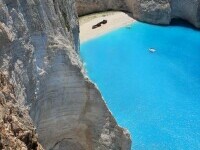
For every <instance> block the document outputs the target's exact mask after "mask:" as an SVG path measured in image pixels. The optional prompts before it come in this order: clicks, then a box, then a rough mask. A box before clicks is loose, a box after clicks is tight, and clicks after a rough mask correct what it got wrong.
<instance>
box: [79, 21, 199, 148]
mask: <svg viewBox="0 0 200 150" xmlns="http://www.w3.org/2000/svg"><path fill="white" fill-rule="evenodd" d="M149 48H155V49H156V52H155V53H151V52H149ZM80 53H81V57H82V59H83V61H84V62H85V64H86V65H85V67H86V69H87V71H88V75H89V77H90V78H91V80H92V81H94V82H95V83H96V84H97V85H98V87H99V89H100V91H101V92H102V95H103V97H104V99H105V101H106V103H107V104H108V107H109V109H110V110H111V111H112V113H113V115H114V116H115V118H116V119H117V122H118V123H119V124H120V125H121V126H123V127H125V128H128V130H129V131H130V132H131V136H132V141H133V146H132V149H134V150H199V149H200V32H199V31H196V30H194V29H192V28H188V27H187V26H178V25H174V26H170V27H169V26H168V27H166V26H155V25H148V24H144V23H139V22H137V23H134V24H133V25H131V27H130V28H127V27H124V28H121V29H118V30H116V31H113V32H111V33H109V34H106V35H104V36H101V37H99V38H96V39H94V40H91V41H89V42H86V43H84V44H82V45H81V51H80Z"/></svg>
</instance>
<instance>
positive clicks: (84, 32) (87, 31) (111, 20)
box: [79, 11, 135, 43]
mask: <svg viewBox="0 0 200 150" xmlns="http://www.w3.org/2000/svg"><path fill="white" fill-rule="evenodd" d="M102 20H107V21H108V22H107V24H103V25H101V27H98V28H96V29H92V26H93V25H95V24H97V23H99V22H101V21H102ZM134 21H135V20H134V19H133V18H131V17H130V16H129V15H128V14H126V13H124V12H113V11H111V12H104V13H97V14H92V15H87V16H83V17H80V19H79V23H80V42H81V43H83V42H86V41H88V40H90V39H92V38H95V37H98V36H100V35H103V34H105V33H107V32H109V31H112V30H114V29H117V28H120V27H123V26H127V25H130V24H131V23H133V22H134Z"/></svg>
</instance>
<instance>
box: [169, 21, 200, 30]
mask: <svg viewBox="0 0 200 150" xmlns="http://www.w3.org/2000/svg"><path fill="white" fill-rule="evenodd" d="M170 25H171V26H180V27H184V28H190V29H192V30H196V31H200V29H198V28H196V27H195V26H194V25H193V24H191V23H189V22H188V21H185V20H183V19H172V20H171V23H170Z"/></svg>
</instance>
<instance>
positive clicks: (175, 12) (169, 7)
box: [76, 0, 200, 28]
mask: <svg viewBox="0 0 200 150" xmlns="http://www.w3.org/2000/svg"><path fill="white" fill-rule="evenodd" d="M76 2H77V9H78V13H79V15H80V16H81V15H85V14H88V13H93V12H99V11H106V10H124V11H128V12H131V13H132V15H133V18H135V19H137V20H140V21H144V22H148V23H153V24H170V22H171V20H172V19H174V18H180V19H184V20H187V21H188V22H190V23H191V24H193V25H194V26H196V27H197V28H200V0H121V1H120V0H112V4H111V3H110V2H111V1H108V0H101V1H99V0H76ZM119 4H120V5H119Z"/></svg>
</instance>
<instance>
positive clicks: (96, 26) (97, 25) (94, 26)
mask: <svg viewBox="0 0 200 150" xmlns="http://www.w3.org/2000/svg"><path fill="white" fill-rule="evenodd" d="M107 22H108V21H107V20H103V21H101V22H99V23H97V24H96V25H93V26H92V29H96V28H98V27H100V26H101V24H106V23H107Z"/></svg>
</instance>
